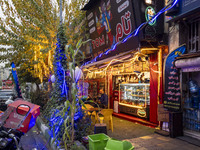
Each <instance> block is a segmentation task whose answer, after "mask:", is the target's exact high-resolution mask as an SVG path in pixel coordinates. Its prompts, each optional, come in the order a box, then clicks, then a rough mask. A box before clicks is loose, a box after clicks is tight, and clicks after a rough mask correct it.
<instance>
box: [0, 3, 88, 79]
mask: <svg viewBox="0 0 200 150" xmlns="http://www.w3.org/2000/svg"><path fill="white" fill-rule="evenodd" d="M86 1H87V0H73V1H71V3H69V2H68V0H63V2H62V3H63V4H62V5H63V27H64V28H66V29H65V31H66V33H65V34H66V37H67V39H68V44H70V45H72V46H75V43H77V41H78V40H79V39H80V38H81V35H83V33H84V32H85V27H84V26H81V27H79V28H77V27H78V25H79V24H80V23H81V22H83V20H84V17H85V15H84V12H83V11H81V8H82V7H83V5H84V4H85V3H86ZM1 12H2V14H3V15H1V16H0V35H1V36H0V45H3V47H0V52H2V54H1V55H0V62H14V63H15V64H16V66H17V67H19V70H18V75H19V77H21V78H20V80H22V79H24V80H25V81H26V82H27V80H28V79H29V80H30V79H40V83H41V82H43V79H44V78H49V75H50V74H52V72H53V56H54V50H55V48H56V42H57V41H56V36H57V32H58V27H59V23H60V22H59V0H0V13H1ZM5 46H9V48H6V47H5ZM22 77H24V78H22ZM26 79H27V80H26ZM29 82H30V81H29ZM32 82H33V80H32Z"/></svg>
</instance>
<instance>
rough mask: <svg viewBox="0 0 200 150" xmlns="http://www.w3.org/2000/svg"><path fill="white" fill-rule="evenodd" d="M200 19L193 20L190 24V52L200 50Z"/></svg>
mask: <svg viewBox="0 0 200 150" xmlns="http://www.w3.org/2000/svg"><path fill="white" fill-rule="evenodd" d="M199 31H200V21H199V20H197V21H193V22H191V23H190V24H189V32H188V34H189V35H188V52H189V53H195V52H200V41H199V34H200V33H199Z"/></svg>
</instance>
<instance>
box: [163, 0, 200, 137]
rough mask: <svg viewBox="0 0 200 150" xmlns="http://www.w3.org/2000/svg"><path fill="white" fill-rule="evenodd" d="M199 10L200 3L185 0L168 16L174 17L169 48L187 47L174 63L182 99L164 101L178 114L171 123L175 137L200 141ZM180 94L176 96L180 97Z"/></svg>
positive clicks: (170, 21) (173, 112) (171, 23)
mask: <svg viewBox="0 0 200 150" xmlns="http://www.w3.org/2000/svg"><path fill="white" fill-rule="evenodd" d="M199 10H200V1H188V0H183V1H180V2H179V7H176V9H174V10H171V11H170V12H169V13H167V15H168V16H170V17H171V19H170V20H169V26H170V29H171V31H170V32H171V33H170V34H171V35H170V36H169V37H171V39H170V38H169V47H173V48H175V47H180V46H181V45H183V44H184V47H185V50H184V52H183V53H182V54H181V55H178V53H177V55H176V56H175V59H174V60H172V61H171V63H173V64H174V68H175V69H176V71H177V77H178V80H177V81H176V83H177V84H179V87H180V90H179V91H180V97H179V98H178V101H176V102H175V100H173V99H171V100H167V98H169V95H168V94H169V93H168V94H165V95H168V96H166V97H165V99H164V103H165V104H166V106H165V107H166V108H167V109H168V110H169V111H170V112H171V114H172V115H171V116H173V115H174V120H173V119H171V122H170V124H171V130H170V132H171V135H172V137H176V136H180V135H183V134H184V135H187V136H191V137H194V138H197V139H200V91H199V87H200V82H199V81H200V80H199V79H200V41H199V35H200V17H199V16H200V14H199ZM175 28H176V29H175ZM175 30H176V31H175ZM172 40H173V41H176V43H174V42H173V41H172ZM179 91H176V92H175V93H176V94H178V93H179ZM176 98H177V97H176ZM177 118H179V119H177ZM177 122H181V124H180V123H179V125H178V124H177ZM178 126H179V127H178ZM175 130H176V131H175Z"/></svg>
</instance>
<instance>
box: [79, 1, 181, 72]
mask: <svg viewBox="0 0 200 150" xmlns="http://www.w3.org/2000/svg"><path fill="white" fill-rule="evenodd" d="M177 2H178V0H174V1H173V2H171V3H169V4H168V5H167V6H165V7H164V8H163V9H161V10H160V11H159V12H158V13H157V14H156V15H155V16H154V17H153V18H152V19H151V20H149V21H147V22H144V23H142V24H141V25H140V26H139V27H138V28H137V29H136V30H134V31H133V32H132V33H130V34H129V35H128V36H127V37H126V38H124V39H123V40H122V41H119V42H117V43H116V44H115V45H114V46H113V47H112V48H111V49H108V50H107V51H105V52H103V53H101V54H99V55H98V56H96V57H95V58H94V59H93V60H91V61H88V62H86V63H84V64H83V65H82V66H81V68H82V67H83V66H85V65H87V64H91V63H93V62H96V61H97V58H100V57H102V56H103V55H107V54H108V53H109V52H110V51H113V50H115V48H116V46H117V45H119V44H121V43H125V42H126V41H127V40H128V39H129V38H131V37H134V36H136V35H137V34H138V33H139V31H140V30H141V29H142V28H143V27H144V26H145V25H147V24H148V23H149V22H153V21H154V20H156V18H157V17H158V16H159V15H161V14H162V13H164V12H166V11H168V10H169V9H171V8H172V7H174V6H175V5H176V4H177ZM170 5H171V6H170ZM169 6H170V7H169Z"/></svg>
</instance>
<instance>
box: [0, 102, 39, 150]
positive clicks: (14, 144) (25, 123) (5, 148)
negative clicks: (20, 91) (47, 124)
mask: <svg viewBox="0 0 200 150" xmlns="http://www.w3.org/2000/svg"><path fill="white" fill-rule="evenodd" d="M39 108H40V106H38V105H35V104H32V103H30V102H27V101H24V100H23V99H18V100H16V101H14V102H13V103H11V104H9V105H8V108H7V110H6V111H5V112H0V150H22V147H20V146H19V142H20V138H21V136H22V135H23V134H24V133H27V132H28V131H29V130H30V129H31V128H32V127H33V126H34V125H35V122H36V119H37V117H38V116H39V114H40V109H39Z"/></svg>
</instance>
